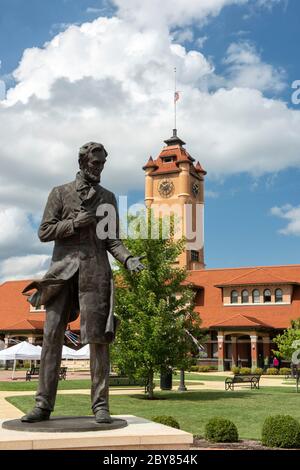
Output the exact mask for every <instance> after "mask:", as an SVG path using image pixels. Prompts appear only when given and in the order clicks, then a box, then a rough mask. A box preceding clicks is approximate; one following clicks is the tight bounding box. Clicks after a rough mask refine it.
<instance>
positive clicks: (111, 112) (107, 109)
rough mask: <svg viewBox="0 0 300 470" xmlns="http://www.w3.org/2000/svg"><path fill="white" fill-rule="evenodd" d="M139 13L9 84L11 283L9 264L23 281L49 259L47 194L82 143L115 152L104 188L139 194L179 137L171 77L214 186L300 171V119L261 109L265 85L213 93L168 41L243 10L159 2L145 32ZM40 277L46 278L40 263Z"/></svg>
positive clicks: (200, 64)
mask: <svg viewBox="0 0 300 470" xmlns="http://www.w3.org/2000/svg"><path fill="white" fill-rule="evenodd" d="M136 2H137V0H136V1H135V0H126V1H122V2H121V1H120V2H119V1H117V0H116V1H115V4H116V5H117V6H119V16H118V17H116V16H114V17H112V18H105V17H103V18H98V19H96V20H94V21H92V22H87V23H84V24H82V25H81V26H77V25H72V26H70V27H68V28H67V29H66V30H65V31H63V32H61V33H59V34H57V35H56V36H55V37H54V38H53V39H52V40H51V41H49V42H48V43H47V44H45V45H44V47H42V48H31V49H27V50H25V51H24V54H23V57H22V60H21V62H20V64H19V66H18V68H17V69H16V70H15V72H14V74H13V75H14V79H15V80H16V85H15V86H14V87H13V88H11V89H10V90H9V92H8V94H7V99H6V100H5V101H3V102H2V103H0V139H1V175H0V198H1V201H2V205H3V211H2V212H3V213H2V212H1V213H0V214H2V215H1V217H2V216H3V218H2V220H3V221H4V223H5V224H6V226H7V227H8V229H7V232H5V231H4V232H3V233H2V235H1V237H2V238H1V237H0V246H1V247H2V254H3V258H2V264H1V265H0V269H2V271H0V272H2V273H4V274H3V275H5V273H6V274H7V275H9V272H8V266H9V262H8V263H6V261H7V259H17V260H18V263H19V266H20V267H21V266H23V267H24V270H23V272H24V273H25V272H26V273H27V272H28V270H27V268H26V265H25V264H22V259H23V258H24V256H26V255H27V254H28V256H36V257H37V258H31V259H32V260H42V261H43V258H39V257H40V256H46V257H48V256H49V251H50V249H51V246H50V247H47V245H43V244H40V242H39V241H38V240H37V238H36V232H35V231H36V228H35V224H36V223H38V221H39V219H40V216H41V211H42V209H43V206H44V205H45V202H46V198H47V194H48V192H49V190H50V189H51V187H53V186H54V185H59V184H62V183H65V182H67V181H70V180H71V179H73V177H74V176H75V173H76V171H77V151H78V148H79V146H80V145H82V144H83V143H84V142H86V141H90V140H95V141H101V142H103V143H104V144H105V147H106V148H107V150H108V152H109V157H108V160H107V165H106V168H105V171H104V177H103V182H102V183H103V185H104V186H106V187H108V188H110V189H112V190H113V191H115V192H117V193H118V194H122V193H123V194H124V193H126V192H127V191H128V190H129V189H133V188H134V189H141V190H142V189H143V186H144V175H143V171H142V169H141V167H142V166H143V164H144V163H145V162H146V161H147V159H148V157H149V154H153V155H154V156H155V155H156V154H157V153H158V152H159V151H160V149H161V146H162V141H163V140H164V139H165V138H167V137H169V136H170V134H171V128H172V124H173V122H172V121H173V119H172V117H173V90H174V88H173V86H174V85H173V69H174V66H176V68H177V76H178V90H180V91H181V94H180V96H181V98H180V101H179V102H178V125H179V129H180V131H179V135H180V136H181V137H182V138H183V139H184V140H185V141H186V142H187V148H188V150H189V151H190V153H191V154H192V155H193V156H194V157H195V158H197V159H199V160H200V162H201V164H203V166H204V167H205V169H206V170H208V172H209V175H210V176H211V177H212V176H215V177H220V176H221V177H224V176H226V175H229V174H233V173H238V172H242V171H244V172H250V173H251V174H253V175H260V174H264V173H268V172H270V173H272V172H274V171H279V170H280V169H283V168H287V167H289V166H300V159H299V148H300V132H299V127H300V113H299V112H298V111H296V110H290V109H289V108H288V107H287V105H286V104H285V103H283V102H281V101H279V100H274V99H273V100H271V99H267V98H266V97H264V95H263V92H262V90H263V89H265V88H264V87H262V86H261V87H259V88H260V89H256V88H253V87H255V86H257V81H256V83H255V84H253V83H252V85H251V84H250V83H248V84H247V85H245V82H244V83H240V84H238V83H234V84H233V85H234V87H233V88H232V89H231V88H230V87H229V88H228V87H227V88H220V89H218V90H216V91H214V92H208V91H207V89H208V88H209V87H207V88H206V85H207V83H209V82H210V80H211V81H213V80H215V78H216V77H215V75H214V65H213V64H212V63H211V62H210V60H208V59H207V58H206V57H205V56H204V55H203V54H202V53H201V52H199V51H196V50H187V49H186V48H185V47H184V46H183V45H182V44H178V41H179V39H180V38H177V40H176V41H177V43H176V41H175V39H173V40H172V33H170V31H171V30H172V31H174V29H178V30H180V31H184V30H185V31H188V29H186V28H188V24H189V23H190V22H191V21H192V20H193V19H196V20H197V21H202V20H203V21H204V20H205V18H207V16H213V15H216V14H218V12H219V11H220V9H221V8H222V7H224V6H226V5H229V4H233V3H236V4H242V3H246V0H245V1H244V0H236V1H234V0H233V1H231V0H209V1H208V0H207V1H206V0H205V1H203V0H201V1H200V0H197V1H196V0H193V1H191V2H188V3H186V2H185V1H183V0H177V2H176V8H171V9H168V8H167V7H168V6H170V5H169V3H170V1H169V0H166V2H158V1H156V0H153V1H151V2H150V1H149V2H145V9H146V10H143V15H142V16H143V17H144V18H147V21H148V22H147V24H146V23H145V21H144V20H143V19H142V18H141V19H139V11H140V9H137V10H136V9H135V5H136ZM172 3H174V2H172ZM125 7H126V8H125ZM170 10H171V11H172V14H171V16H170V17H169V16H168V15H167V12H168V13H169V11H170ZM133 12H135V13H136V14H137V18H136V20H135V21H131V20H130V15H132V14H133ZM146 13H148V16H147V14H146ZM159 13H161V16H162V18H163V22H162V23H159V24H158V25H156V23H153V22H152V19H153V17H152V16H151V15H154V14H156V15H158V14H159ZM153 24H155V27H154V26H153ZM231 52H232V57H233V52H234V51H231ZM250 55H251V54H250ZM227 58H229V55H228V56H227ZM239 60H240V62H239V63H240V64H241V59H239ZM237 63H238V62H237V60H236V61H235V62H234V61H231V62H228V64H227V65H228V67H229V68H230V67H233V66H234V65H235V66H236V65H237ZM259 64H260V65H261V64H262V62H259ZM243 65H244V66H245V67H248V66H250V65H251V64H249V60H248V62H247V61H245V60H244V62H243ZM252 65H253V64H252ZM232 73H233V72H232ZM240 75H241V73H240ZM236 77H237V74H236V75H235V77H234V78H235V79H236ZM221 78H222V77H221ZM231 79H232V80H233V75H232V77H231ZM224 82H226V79H224ZM233 85H232V86H233ZM245 86H247V87H245ZM251 87H252V88H251ZM211 196H212V197H214V195H213V194H211ZM1 210H2V209H1ZM5 211H6V212H5ZM33 217H35V224H34V223H33V222H32V218H33ZM7 221H8V222H7ZM1 222H2V221H1V220H0V223H1ZM1 226H2V225H1ZM45 259H46V258H45ZM47 259H48V258H47ZM26 260H30V257H29V258H27V257H26V259H25V258H24V260H23V261H24V263H26V262H27V261H26ZM34 266H35V268H33V269H34V270H35V272H42V268H41V267H40V265H39V264H38V261H36V263H35V264H34ZM25 268H26V269H25ZM20 269H21V268H20ZM29 274H30V273H29ZM24 275H25V274H24ZM26 275H27V274H26Z"/></svg>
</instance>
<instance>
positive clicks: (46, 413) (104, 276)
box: [21, 142, 144, 423]
mask: <svg viewBox="0 0 300 470" xmlns="http://www.w3.org/2000/svg"><path fill="white" fill-rule="evenodd" d="M106 157H107V152H106V150H105V148H104V147H103V145H102V144H99V143H95V142H89V143H87V144H85V145H83V146H82V147H81V148H80V150H79V168H80V171H79V172H78V173H77V175H76V179H75V181H72V182H71V183H67V184H64V185H62V186H57V187H55V188H53V189H52V191H51V193H50V195H49V197H48V201H47V204H46V208H45V211H44V215H43V219H42V222H41V225H40V227H39V231H38V235H39V238H40V240H41V241H42V242H50V241H53V240H54V242H55V245H54V251H53V256H52V261H51V265H50V268H49V270H48V272H47V273H46V274H45V276H44V277H43V279H41V280H40V281H34V282H32V283H30V284H29V285H28V286H27V287H26V288H25V289H24V291H23V293H24V294H26V295H30V292H31V295H30V297H29V299H28V300H29V302H30V303H31V304H32V305H34V306H35V307H38V306H41V305H45V307H46V321H45V326H44V339H43V347H42V356H41V364H40V374H39V387H38V391H37V393H36V398H35V407H34V408H33V409H32V410H31V411H30V412H29V413H28V414H27V415H25V416H23V417H22V418H21V420H22V421H23V422H32V423H33V422H38V421H43V420H48V419H49V417H50V414H51V412H52V411H53V409H54V403H55V398H56V392H57V385H58V377H59V370H60V362H61V353H62V346H63V341H64V333H65V330H66V327H67V324H68V323H69V322H71V321H73V320H75V319H76V318H77V317H78V315H79V312H80V336H81V343H82V344H88V343H89V345H90V369H91V380H92V386H91V399H92V410H93V412H94V415H95V419H96V422H97V423H107V422H111V421H112V419H111V417H110V414H109V405H108V380H109V368H110V363H109V344H110V343H111V342H112V341H113V339H114V336H115V329H116V318H115V317H114V315H113V282H112V271H111V267H110V263H109V260H108V252H109V253H111V254H112V255H113V256H114V257H115V258H116V259H117V260H118V261H120V262H121V263H123V264H124V265H125V266H126V268H127V269H129V270H130V271H132V272H139V271H141V270H142V269H143V268H144V266H143V265H142V263H141V262H140V259H141V257H133V256H132V255H131V253H130V252H129V251H128V250H127V249H126V247H125V246H124V245H123V243H122V241H121V240H120V239H119V235H118V232H119V230H118V227H119V218H118V211H117V203H116V198H115V196H114V194H113V193H112V192H110V191H108V190H107V189H105V188H103V187H102V186H101V185H99V182H100V177H101V173H102V170H103V168H104V165H105V161H106ZM103 204H105V205H106V206H105V207H107V205H110V207H112V208H113V209H114V213H115V224H114V225H115V228H116V230H115V236H112V235H111V231H108V233H109V236H107V237H106V238H105V237H99V233H98V230H97V223H99V222H100V220H101V216H98V213H99V212H98V208H99V207H101V205H103ZM102 220H103V217H102ZM33 289H36V290H35V291H34V292H33V293H32V291H33ZM28 293H29V294H28Z"/></svg>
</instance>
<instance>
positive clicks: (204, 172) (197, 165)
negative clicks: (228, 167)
mask: <svg viewBox="0 0 300 470" xmlns="http://www.w3.org/2000/svg"><path fill="white" fill-rule="evenodd" d="M195 170H196V172H197V173H202V175H206V174H207V171H205V170H204V169H203V168H202V166H201V165H200V163H199V162H197V164H196V166H195Z"/></svg>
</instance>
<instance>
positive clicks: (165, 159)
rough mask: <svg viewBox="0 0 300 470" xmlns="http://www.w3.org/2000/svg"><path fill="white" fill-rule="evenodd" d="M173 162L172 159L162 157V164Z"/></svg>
mask: <svg viewBox="0 0 300 470" xmlns="http://www.w3.org/2000/svg"><path fill="white" fill-rule="evenodd" d="M173 161H174V157H164V158H163V162H164V163H171V162H173Z"/></svg>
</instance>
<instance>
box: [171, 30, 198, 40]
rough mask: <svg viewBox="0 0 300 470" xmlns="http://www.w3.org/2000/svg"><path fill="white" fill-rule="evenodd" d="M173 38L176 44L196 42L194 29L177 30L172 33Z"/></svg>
mask: <svg viewBox="0 0 300 470" xmlns="http://www.w3.org/2000/svg"><path fill="white" fill-rule="evenodd" d="M172 38H173V40H174V41H175V42H179V43H180V44H183V43H185V42H192V41H193V40H194V32H193V29H192V28H182V29H176V30H175V31H173V32H172Z"/></svg>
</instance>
